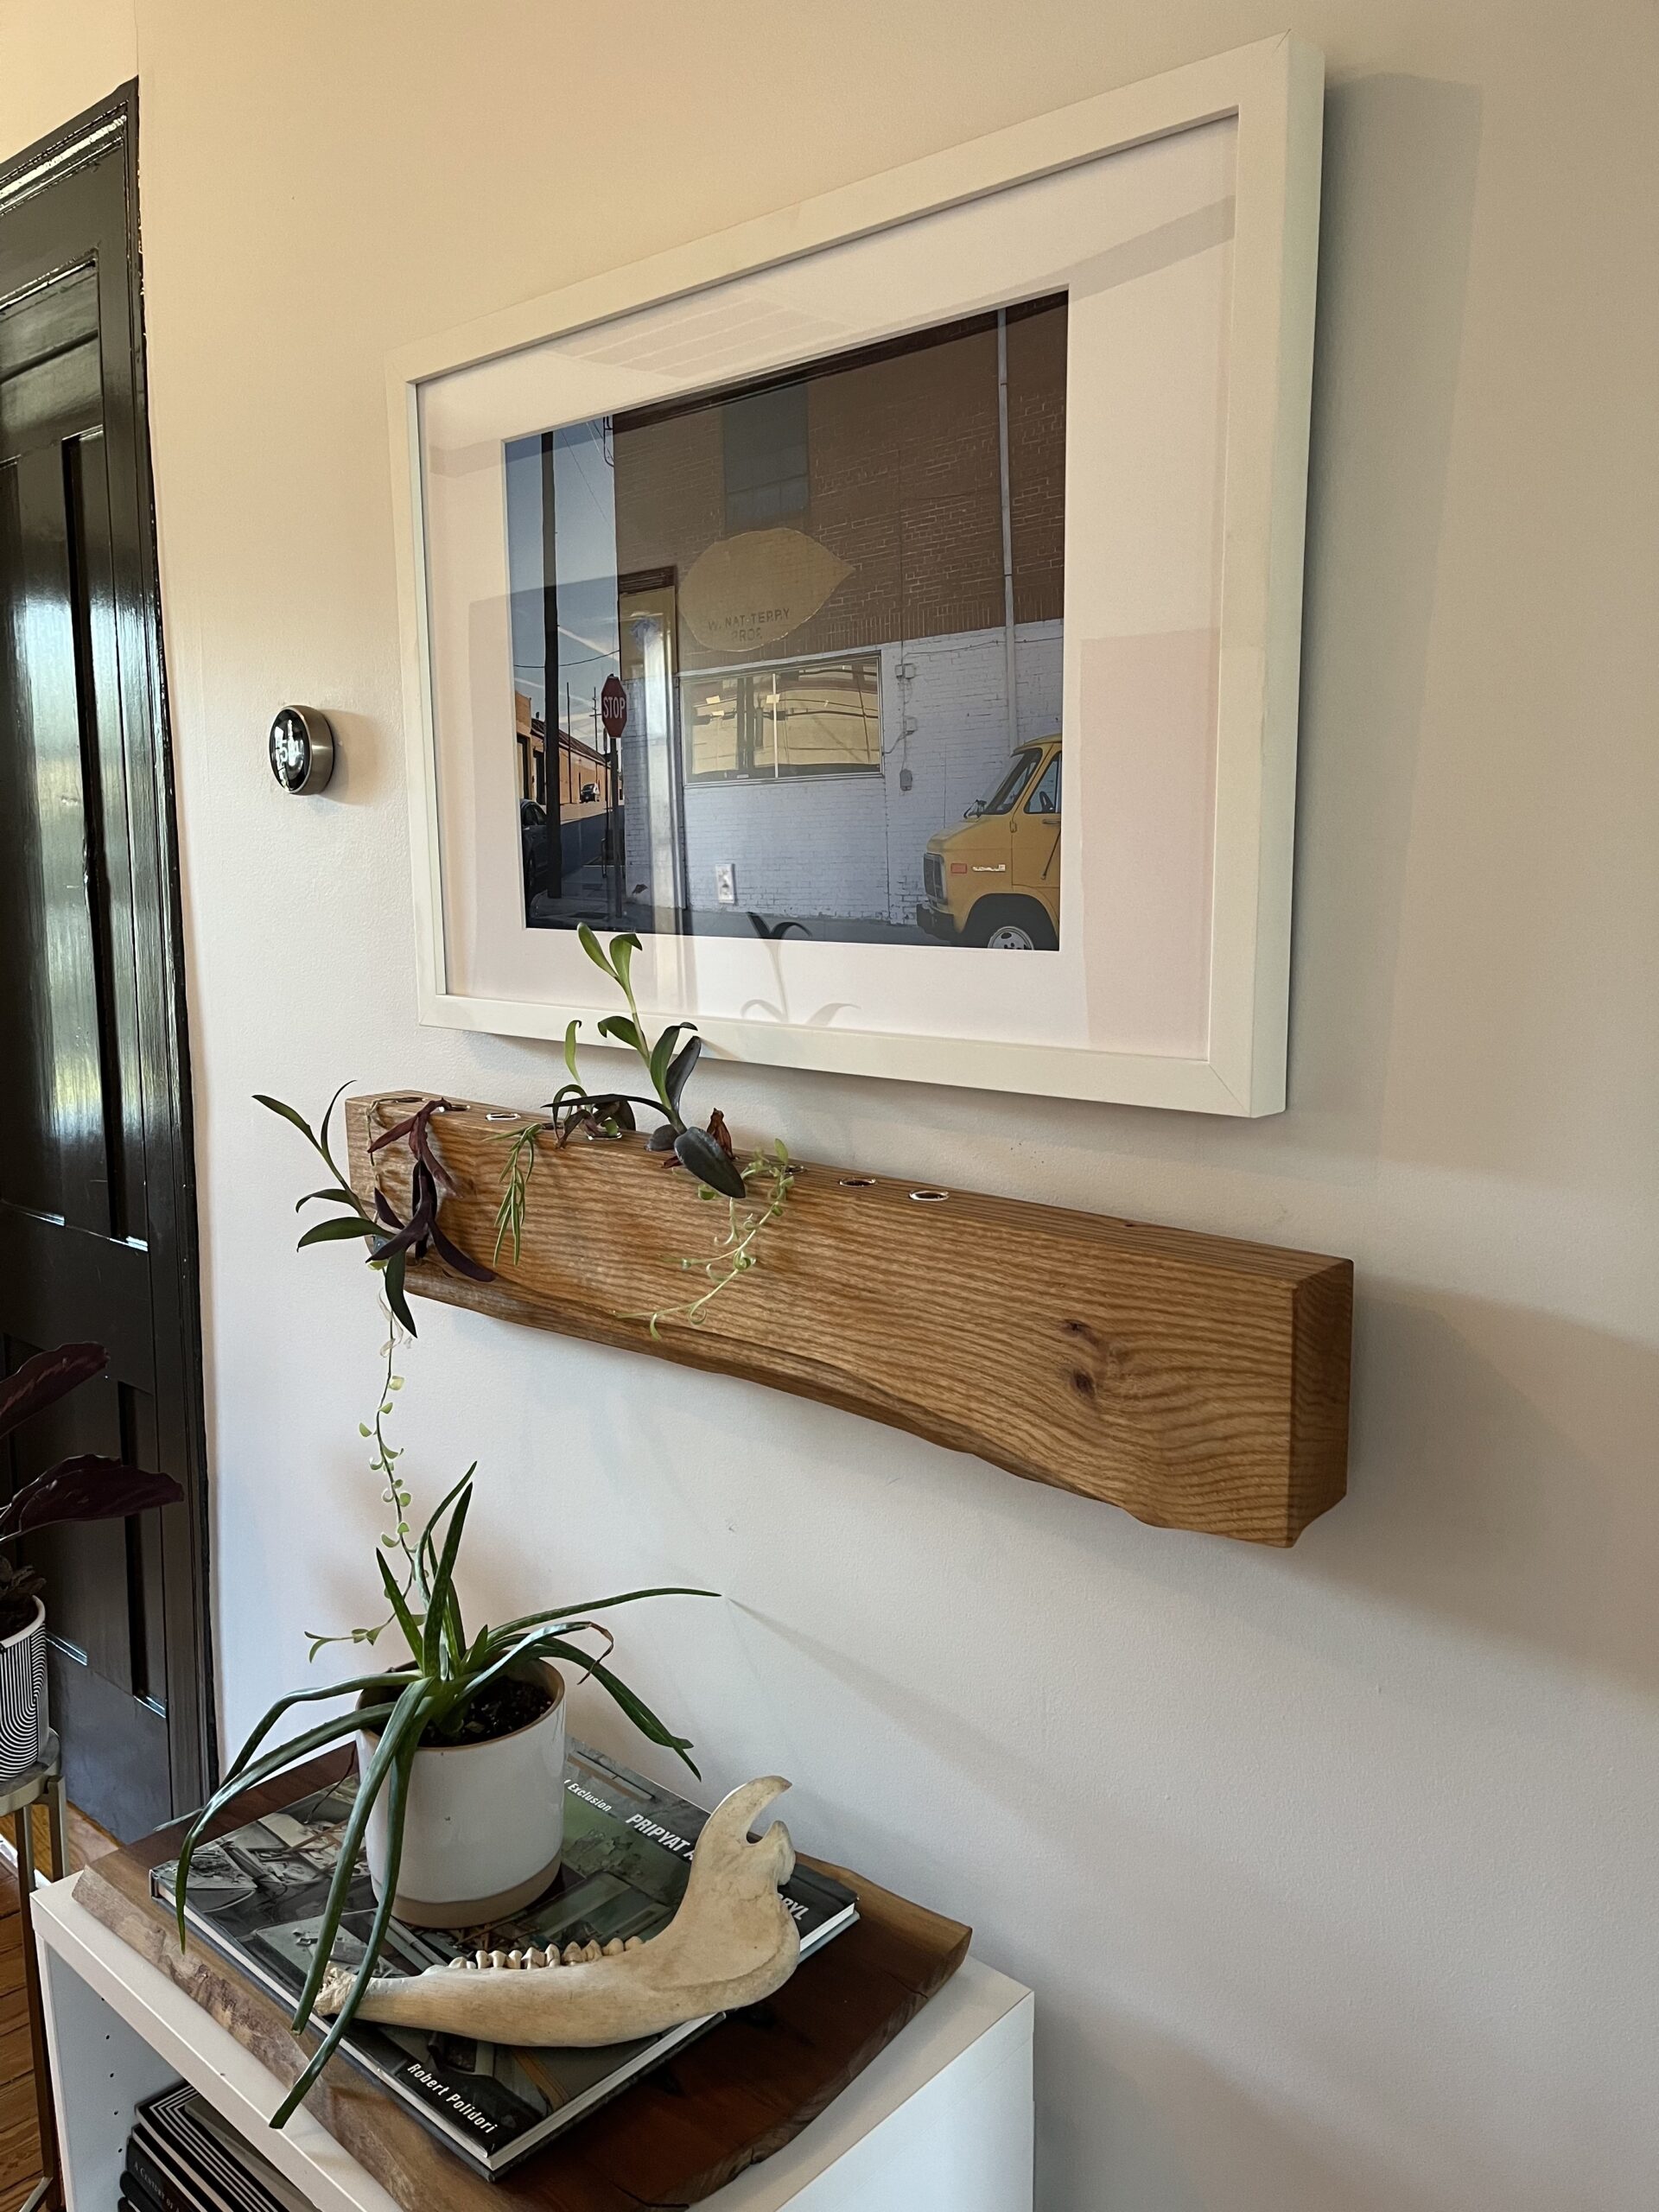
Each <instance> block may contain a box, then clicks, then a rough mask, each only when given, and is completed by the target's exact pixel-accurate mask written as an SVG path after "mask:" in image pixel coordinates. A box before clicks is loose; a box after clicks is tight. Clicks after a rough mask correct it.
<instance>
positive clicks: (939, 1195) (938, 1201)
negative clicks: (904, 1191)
mask: <svg viewBox="0 0 1659 2212" xmlns="http://www.w3.org/2000/svg"><path fill="white" fill-rule="evenodd" d="M910 1195H911V1197H912V1199H913V1200H914V1201H915V1203H916V1204H917V1205H918V1206H942V1205H944V1202H945V1200H946V1199H947V1198H949V1197H950V1192H949V1191H912V1192H911V1194H910Z"/></svg>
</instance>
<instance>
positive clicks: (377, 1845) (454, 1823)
mask: <svg viewBox="0 0 1659 2212" xmlns="http://www.w3.org/2000/svg"><path fill="white" fill-rule="evenodd" d="M524 1673H525V1678H526V1679H527V1680H535V1681H541V1682H543V1684H544V1685H545V1686H546V1688H547V1689H548V1691H549V1692H550V1694H551V1696H552V1699H553V1702H552V1704H551V1705H550V1707H548V1709H547V1711H546V1712H545V1713H541V1714H539V1715H538V1716H537V1719H534V1720H532V1721H531V1722H530V1723H529V1725H528V1726H525V1727H523V1728H518V1729H515V1730H514V1731H513V1732H512V1735H511V1736H497V1737H496V1738H494V1739H493V1741H492V1742H490V1743H487V1744H457V1745H454V1746H452V1747H442V1748H440V1747H437V1746H434V1745H426V1746H423V1748H422V1749H421V1750H420V1751H416V1754H415V1763H414V1765H413V1767H412V1768H411V1770H410V1778H409V1805H408V1809H407V1811H406V1813H405V1815H404V1855H403V1859H402V1861H401V1863H400V1864H399V1866H398V1869H397V1897H396V1899H395V1900H394V1903H393V1905H392V1910H393V1911H394V1912H395V1913H396V1914H397V1917H398V1919H399V1920H404V1921H407V1922H408V1923H409V1924H410V1926H411V1927H413V1928H475V1927H480V1926H482V1925H483V1923H485V1922H486V1921H490V1920H502V1919H505V1917H506V1916H507V1915H508V1914H509V1913H514V1912H518V1911H519V1910H522V1909H523V1907H524V1906H525V1905H527V1904H531V1903H532V1902H533V1901H534V1900H535V1899H536V1898H537V1897H540V1895H541V1894H542V1891H543V1890H544V1889H546V1888H547V1886H548V1885H549V1884H550V1882H551V1881H552V1879H553V1877H554V1876H555V1875H556V1873H557V1872H558V1871H559V1853H560V1851H561V1850H562V1848H563V1843H564V1677H563V1675H561V1674H560V1673H559V1670H558V1669H557V1668H556V1667H553V1666H550V1665H549V1664H548V1663H547V1662H545V1661H540V1662H537V1663H536V1664H535V1665H534V1666H533V1668H526V1669H525V1670H524ZM378 1742H379V1738H378V1736H374V1735H370V1734H368V1733H367V1732H359V1736H358V1739H357V1764H358V1771H359V1774H361V1773H364V1772H366V1770H367V1768H368V1764H369V1761H370V1760H371V1759H372V1758H373V1757H374V1753H375V1748H376V1745H378ZM388 1795H389V1792H388V1791H387V1790H385V1789H382V1790H381V1792H380V1795H379V1796H378V1798H377V1800H376V1801H375V1805H374V1809H373V1810H372V1812H371V1813H370V1815H369V1826H368V1839H367V1840H368V1858H369V1878H370V1880H371V1881H372V1883H373V1885H374V1893H375V1895H376V1897H379V1896H380V1895H381V1894H382V1883H383V1878H384V1876H385V1866H386V1844H387V1834H386V1827H387V1819H386V1808H387V1798H388Z"/></svg>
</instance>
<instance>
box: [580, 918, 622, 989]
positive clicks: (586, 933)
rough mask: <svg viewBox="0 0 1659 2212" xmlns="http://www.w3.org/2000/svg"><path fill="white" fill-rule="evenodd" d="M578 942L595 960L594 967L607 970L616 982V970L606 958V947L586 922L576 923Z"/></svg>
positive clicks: (593, 960)
mask: <svg viewBox="0 0 1659 2212" xmlns="http://www.w3.org/2000/svg"><path fill="white" fill-rule="evenodd" d="M576 942H577V944H579V945H581V947H582V950H583V951H584V952H585V953H586V954H587V956H588V958H589V959H590V960H591V961H592V962H593V963H594V967H595V968H602V969H604V970H605V973H606V974H607V976H609V977H610V979H611V981H612V982H615V981H616V980H617V976H616V970H615V969H614V968H613V967H612V965H611V963H610V962H609V961H608V960H607V958H606V957H605V952H604V948H603V947H602V946H601V944H600V941H599V939H598V938H596V937H595V936H594V933H593V931H592V930H590V929H589V928H588V925H587V923H586V922H578V923H577V925H576Z"/></svg>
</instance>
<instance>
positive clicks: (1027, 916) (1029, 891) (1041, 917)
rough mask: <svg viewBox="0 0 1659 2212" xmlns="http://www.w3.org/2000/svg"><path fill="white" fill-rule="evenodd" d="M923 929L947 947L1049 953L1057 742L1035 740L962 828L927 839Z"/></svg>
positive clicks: (1056, 855) (1056, 902)
mask: <svg viewBox="0 0 1659 2212" xmlns="http://www.w3.org/2000/svg"><path fill="white" fill-rule="evenodd" d="M922 890H923V894H924V895H923V899H922V903H921V905H920V906H918V907H917V909H916V921H917V925H918V927H919V928H921V929H924V930H925V931H927V934H928V935H929V936H930V937H934V938H938V940H939V941H940V943H941V944H974V945H987V946H988V947H989V948H990V949H991V950H994V951H997V952H1052V951H1054V950H1056V949H1057V947H1058V944H1059V942H1060V741H1059V737H1058V734H1056V735H1055V736H1053V737H1041V738H1034V739H1033V740H1031V741H1029V742H1028V743H1027V744H1025V745H1022V746H1020V747H1019V748H1018V749H1017V750H1016V751H1015V753H1014V755H1013V757H1012V758H1011V759H1010V760H1009V762H1008V766H1007V773H1006V774H1005V775H1004V777H1003V778H1002V780H1001V783H1000V784H998V785H997V787H996V789H995V791H993V792H992V794H991V796H990V797H989V798H982V799H976V801H975V802H974V804H973V805H972V806H970V807H969V810H968V813H967V817H966V818H965V819H964V821H963V824H962V827H961V828H960V829H946V830H944V831H942V832H941V833H940V835H939V836H937V837H930V838H929V839H928V841H927V850H926V852H925V854H924V855H923V857H922Z"/></svg>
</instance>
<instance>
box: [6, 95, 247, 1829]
mask: <svg viewBox="0 0 1659 2212" xmlns="http://www.w3.org/2000/svg"><path fill="white" fill-rule="evenodd" d="M137 128H138V88H137V84H136V83H132V84H127V85H124V86H120V87H119V89H118V90H117V91H116V92H112V93H111V95H110V97H109V98H108V99H105V100H103V101H100V102H99V105H97V106H96V107H93V108H89V109H88V110H87V111H86V113H85V114H83V115H80V116H78V117H76V118H74V120H73V122H70V123H67V124H64V125H62V126H61V128H60V129H59V130H54V131H53V132H51V133H50V134H48V136H47V137H44V138H41V139H40V140H38V141H37V142H36V143H35V144H34V145H32V146H30V147H28V148H26V149H24V150H23V151H22V153H20V154H17V155H16V156H13V157H12V158H11V159H10V160H9V161H5V162H0V278H3V281H0V292H3V294H4V295H5V296H6V297H7V298H9V299H16V297H17V296H19V295H18V290H17V279H18V276H19V273H20V272H19V270H17V268H16V266H15V265H10V266H9V265H8V260H7V255H6V240H7V228H8V218H10V216H11V215H13V213H17V214H19V215H23V216H24V227H25V228H29V229H30V230H32V231H33V230H37V229H39V227H40V226H38V225H37V224H36V223H35V221H34V220H32V218H34V217H35V215H36V213H42V214H43V213H44V210H38V211H37V210H35V209H29V210H28V213H27V214H25V210H26V208H27V203H29V202H30V201H38V200H40V196H41V195H42V194H48V193H51V192H53V191H54V188H57V187H59V186H61V185H67V184H69V181H70V180H71V179H74V178H76V177H77V175H78V173H79V172H81V171H84V170H87V169H90V168H92V167H93V166H94V165H97V166H98V167H99V169H100V171H101V173H102V180H103V181H101V182H100V183H99V184H98V185H97V187H96V197H97V203H98V209H99V212H98V214H97V216H96V219H92V220H88V221H86V222H85V223H84V224H82V225H81V226H80V228H79V229H78V228H77V225H78V223H79V216H80V210H81V209H82V207H85V206H90V204H91V201H92V196H93V192H94V187H93V182H92V180H90V179H89V180H87V181H86V186H85V188H82V187H81V186H79V184H77V185H73V186H71V187H70V189H69V190H68V191H67V192H66V193H64V194H61V195H60V200H61V205H62V207H63V210H64V215H63V220H62V222H61V224H60V223H58V222H57V221H56V220H55V219H48V221H47V222H46V223H45V226H44V235H45V236H47V237H48V238H50V240H51V241H52V243H51V244H50V245H49V247H48V248H46V249H44V250H42V251H41V252H40V254H39V256H38V259H39V263H40V265H39V267H38V269H37V270H36V269H30V270H26V271H24V272H22V282H23V284H24V286H25V288H27V287H28V285H29V283H31V282H38V283H42V284H44V283H48V282H50V281H52V280H53V279H54V277H58V276H60V275H61V274H62V273H63V272H64V271H65V270H71V269H73V268H75V267H78V266H79V265H81V264H87V263H92V262H96V264H98V269H99V284H98V293H99V365H100V370H101V375H102V379H103V397H104V436H105V442H106V450H107V453H108V461H109V487H110V502H111V518H110V521H111V548H112V557H113V567H114V596H115V609H116V613H115V629H116V639H117V648H118V668H119V679H118V680H119V696H120V709H121V716H122V722H123V726H124V730H125V732H126V744H127V760H128V764H129V766H128V774H129V790H130V824H131V839H132V850H133V855H134V874H135V891H136V892H137V893H142V895H143V899H144V903H145V906H146V907H147V909H148V911H149V917H150V918H151V920H152V922H153V925H154V926H153V927H152V928H150V929H148V930H145V931H141V932H139V934H140V935H141V936H142V937H143V938H144V939H145V940H146V943H145V944H144V945H143V948H142V949H141V951H140V955H139V961H138V975H137V983H138V999H139V1033H140V1037H141V1066H142V1076H143V1099H144V1109H143V1123H144V1146H145V1157H146V1179H147V1184H148V1191H149V1217H148V1226H147V1242H148V1244H149V1254H150V1262H151V1265H150V1274H151V1281H152V1285H153V1296H154V1319H153V1326H152V1338H153V1341H152V1345H151V1351H150V1357H151V1361H152V1363H153V1374H154V1389H155V1403H156V1412H157V1420H158V1427H159V1434H158V1436H157V1439H156V1445H157V1448H158V1450H159V1452H160V1453H161V1455H162V1456H161V1458H160V1460H159V1462H158V1464H160V1465H162V1466H165V1467H166V1468H167V1469H168V1471H170V1472H172V1473H174V1474H175V1476H176V1477H177V1478H178V1479H179V1480H180V1481H181V1483H182V1484H183V1486H184V1490H185V1502H184V1503H183V1504H182V1505H181V1506H178V1507H175V1508H169V1509H168V1510H167V1511H166V1512H164V1513H163V1514H162V1516H161V1543H162V1573H163V1580H164V1587H165V1604H164V1607H163V1621H164V1628H163V1636H164V1643H165V1662H166V1679H167V1697H166V1707H167V1740H168V1766H169V1777H168V1787H169V1793H170V1796H171V1798H172V1802H173V1807H174V1809H175V1811H183V1810H186V1809H188V1808H191V1807H194V1806H195V1805H197V1804H199V1803H200V1802H201V1800H202V1798H203V1796H205V1795H206V1792H207V1789H208V1788H209V1786H210V1785H211V1783H212V1781H213V1777H214V1775H215V1772H216V1769H217V1742H216V1732H215V1727H214V1716H213V1672H212V1650H211V1633H210V1619H209V1613H208V1520H207V1429H206V1418H205V1413H204V1404H203V1384H202V1332H201V1310H200V1255H199V1245H198V1236H197V1219H196V1182H195V1164H194V1135H193V1128H192V1119H191V1104H190V1062H189V1043H188V1026H187V1020H186V1007H185V989H184V945H183V921H182V909H181V899H180V890H179V850H178V836H177V828H176V822H175V810H174V796H173V774H172V756H171V742H170V736H169V731H168V702H167V684H166V672H165V663H164V660H163V655H162V622H161V598H160V590H159V585H158V580H157V565H156V526H155V501H154V496H153V487H152V479H151V473H150V454H149V415H148V405H147V394H146V387H145V374H144V345H143V277H142V260H141V255H140V238H139V219H138V192H137ZM117 177H118V180H119V191H120V200H121V207H120V209H119V211H117V210H116V207H115V198H116V194H115V189H114V185H113V182H112V180H114V179H115V178H117ZM81 229H84V230H85V232H86V235H85V236H82V235H81V234H80V233H81ZM54 257H55V259H54ZM117 259H119V260H120V262H121V263H122V264H124V265H123V266H122V267H121V268H116V267H112V266H111V264H113V263H114V262H116V261H117Z"/></svg>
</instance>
